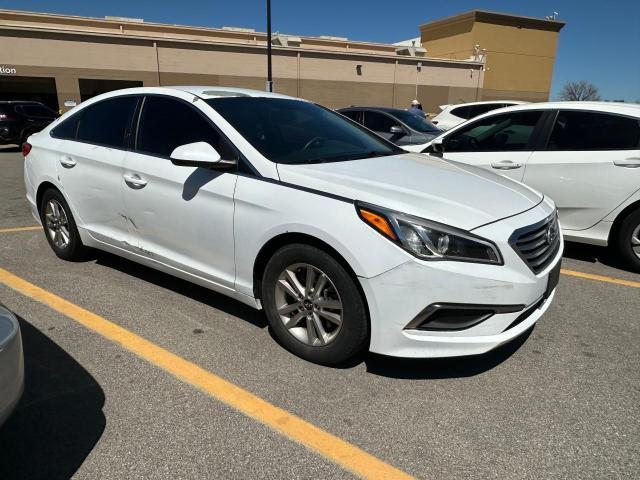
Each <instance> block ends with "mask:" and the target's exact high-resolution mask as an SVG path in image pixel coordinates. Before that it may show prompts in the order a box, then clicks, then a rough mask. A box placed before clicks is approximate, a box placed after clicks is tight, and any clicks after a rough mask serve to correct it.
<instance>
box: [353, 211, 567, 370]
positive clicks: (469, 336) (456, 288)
mask: <svg viewBox="0 0 640 480" xmlns="http://www.w3.org/2000/svg"><path fill="white" fill-rule="evenodd" d="M550 211H552V207H549V206H546V207H544V206H543V207H541V208H535V209H533V210H530V211H529V212H525V213H523V214H520V215H517V216H516V217H512V218H511V219H507V220H504V221H501V222H497V223H495V224H492V225H489V226H485V227H482V228H480V229H477V230H474V233H477V234H478V235H481V236H484V237H485V238H490V239H496V238H503V239H504V241H502V242H498V246H499V248H500V251H501V253H502V255H503V257H504V265H484V264H477V263H463V262H451V261H431V262H429V261H421V260H418V259H413V258H412V259H410V260H408V261H407V262H406V263H403V264H402V265H399V266H397V267H395V268H393V269H391V270H389V271H387V272H385V273H383V274H381V275H378V276H376V277H373V278H359V280H360V283H361V285H362V288H363V290H364V292H365V295H366V297H367V302H368V306H369V314H370V319H371V341H370V345H369V349H370V351H372V352H375V353H380V354H383V355H389V356H396V357H421V358H432V357H455V356H464V355H476V354H481V353H485V352H488V351H490V350H492V349H494V348H496V347H498V346H500V345H503V344H505V343H507V342H509V341H511V340H513V339H515V338H516V337H518V336H520V335H521V334H522V333H524V332H525V331H526V330H528V329H529V328H530V327H531V326H532V325H534V324H535V323H536V322H537V321H538V319H539V318H540V317H542V315H543V314H544V313H545V312H546V311H547V309H548V308H549V306H550V305H551V302H552V301H553V297H554V295H555V289H553V290H552V291H550V292H548V291H547V285H548V282H549V276H550V274H551V273H552V272H553V271H554V268H556V269H557V268H559V265H558V264H559V263H560V261H561V258H562V253H563V248H564V244H563V243H562V241H561V243H560V248H559V250H558V251H557V253H556V254H555V256H554V258H553V260H552V261H551V262H550V263H549V264H548V265H547V266H546V268H545V269H544V270H543V271H541V272H540V273H538V274H535V273H533V272H532V271H531V270H530V269H529V267H528V266H527V265H526V264H525V263H524V261H523V260H522V259H521V258H520V257H518V255H517V253H516V252H515V251H514V250H513V249H512V247H511V246H510V245H509V244H508V242H507V239H508V237H509V236H510V235H511V233H512V232H513V231H514V230H515V229H517V228H518V227H522V226H524V225H529V224H534V223H536V222H537V221H539V220H540V218H541V217H542V218H544V217H546V216H548V215H549V213H550ZM556 273H557V271H556ZM442 304H445V305H447V304H452V305H459V306H462V307H465V306H474V307H478V306H485V307H487V308H493V307H498V308H496V311H495V313H494V314H492V315H490V316H489V317H488V318H486V319H484V320H482V321H480V322H478V323H476V324H473V325H472V326H470V327H468V328H462V329H457V330H418V329H414V328H412V323H411V322H412V321H414V323H413V325H415V323H416V322H415V319H416V318H419V316H420V315H421V314H422V313H423V312H424V311H425V309H428V307H430V306H433V305H442ZM499 307H507V308H504V309H502V310H501V309H500V308H499ZM504 310H507V312H504ZM408 327H409V328H408Z"/></svg>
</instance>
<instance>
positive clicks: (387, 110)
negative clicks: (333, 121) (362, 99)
mask: <svg viewBox="0 0 640 480" xmlns="http://www.w3.org/2000/svg"><path fill="white" fill-rule="evenodd" d="M347 110H375V111H376V112H385V113H391V114H394V113H396V112H406V110H404V109H402V108H391V107H362V106H359V105H351V106H350V107H346V108H339V109H338V112H342V111H347Z"/></svg>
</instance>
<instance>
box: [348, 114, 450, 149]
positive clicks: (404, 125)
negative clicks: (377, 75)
mask: <svg viewBox="0 0 640 480" xmlns="http://www.w3.org/2000/svg"><path fill="white" fill-rule="evenodd" d="M338 112H339V113H341V114H342V115H345V116H346V117H349V118H350V119H351V120H355V121H356V122H358V123H359V124H361V125H364V126H365V127H367V128H368V129H369V130H373V131H374V132H375V133H377V134H378V135H380V136H381V137H384V138H386V139H387V140H389V141H391V142H393V143H395V144H396V145H398V146H403V145H416V144H421V143H426V142H429V141H431V140H432V139H433V138H435V137H437V136H438V135H440V134H441V133H442V131H441V130H440V129H439V128H438V127H436V126H435V125H434V124H433V123H431V122H430V121H429V120H426V119H424V118H421V117H419V116H417V115H414V114H413V113H411V112H408V111H406V110H401V109H399V108H386V107H349V108H342V109H340V110H338Z"/></svg>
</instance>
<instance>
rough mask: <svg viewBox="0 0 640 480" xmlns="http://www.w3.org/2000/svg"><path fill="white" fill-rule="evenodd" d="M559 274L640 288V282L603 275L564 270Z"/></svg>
mask: <svg viewBox="0 0 640 480" xmlns="http://www.w3.org/2000/svg"><path fill="white" fill-rule="evenodd" d="M560 273H562V274H564V275H570V276H572V277H579V278H587V279H589V280H597V281H599V282H606V283H615V284H616V285H625V286H627V287H635V288H640V282H634V281H633V280H623V279H622V278H614V277H607V276H605V275H596V274H594V273H585V272H576V271H575V270H566V269H564V268H562V269H561V270H560Z"/></svg>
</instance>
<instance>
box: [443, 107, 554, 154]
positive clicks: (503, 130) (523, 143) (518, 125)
mask: <svg viewBox="0 0 640 480" xmlns="http://www.w3.org/2000/svg"><path fill="white" fill-rule="evenodd" d="M542 113H543V112H542V111H526V112H516V113H504V114H501V115H492V116H489V117H485V118H483V119H481V120H478V121H476V122H472V123H471V124H470V125H468V126H467V127H463V128H461V129H459V130H458V131H456V132H454V133H453V134H451V135H449V136H448V137H447V138H445V140H444V151H445V152H519V151H523V150H526V149H527V148H528V145H529V142H530V140H531V136H532V135H533V132H534V130H535V128H536V126H537V124H538V122H539V121H540V119H541V118H542Z"/></svg>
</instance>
